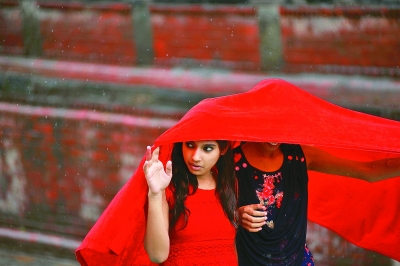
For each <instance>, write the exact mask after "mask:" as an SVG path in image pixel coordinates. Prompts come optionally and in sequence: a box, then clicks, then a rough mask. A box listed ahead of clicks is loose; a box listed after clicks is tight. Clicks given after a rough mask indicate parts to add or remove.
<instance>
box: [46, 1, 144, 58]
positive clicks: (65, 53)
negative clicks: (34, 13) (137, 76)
mask: <svg viewBox="0 0 400 266" xmlns="http://www.w3.org/2000/svg"><path fill="white" fill-rule="evenodd" d="M39 7H40V13H39V14H40V16H39V20H40V30H41V35H42V39H43V57H44V58H49V59H56V60H74V61H86V62H87V61H89V62H96V63H107V64H123V65H127V64H129V65H134V64H135V62H136V54H135V42H134V38H133V26H134V25H133V22H132V18H131V6H130V5H127V4H108V5H100V4H97V5H95V4H91V5H90V4H86V5H85V4H81V3H72V4H51V3H47V4H40V5H39Z"/></svg>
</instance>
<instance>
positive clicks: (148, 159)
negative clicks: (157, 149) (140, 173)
mask: <svg viewBox="0 0 400 266" xmlns="http://www.w3.org/2000/svg"><path fill="white" fill-rule="evenodd" d="M150 159H151V147H150V146H147V150H146V161H150Z"/></svg>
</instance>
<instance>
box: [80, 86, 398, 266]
mask: <svg viewBox="0 0 400 266" xmlns="http://www.w3.org/2000/svg"><path fill="white" fill-rule="evenodd" d="M210 139H225V140H233V141H271V142H284V143H297V144H305V145H315V146H318V147H320V148H323V149H325V150H326V151H328V152H331V153H334V154H336V155H337V156H341V157H345V158H349V159H352V160H372V159H380V158H386V157H393V156H400V122H396V121H393V120H389V119H384V118H379V117H375V116H371V115H367V114H363V113H359V112H355V111H351V110H349V109H345V108H342V107H339V106H337V105H334V104H331V103H329V102H326V101H324V100H321V99H319V98H317V97H315V96H313V95H311V94H309V93H307V92H305V91H302V90H301V89H299V88H298V87H296V86H294V85H292V84H290V83H288V82H286V81H283V80H279V79H268V80H264V81H262V82H260V83H259V84H257V85H256V86H255V87H254V88H253V89H251V90H249V91H248V92H245V93H239V94H234V95H229V96H223V97H217V98H210V99H205V100H203V101H202V102H200V103H199V104H197V105H196V106H194V107H193V108H192V109H191V110H189V111H188V112H187V113H186V115H185V116H184V117H183V118H182V119H181V120H180V121H179V122H178V123H177V124H176V125H175V126H173V127H172V128H170V129H169V130H167V131H166V132H165V133H164V134H162V135H161V136H160V137H159V138H158V139H157V140H156V141H155V143H154V147H157V146H161V155H160V159H161V161H164V162H165V161H166V160H167V158H168V156H169V153H170V150H171V144H172V143H174V142H180V141H187V140H210ZM143 149H144V151H145V147H143ZM142 164H143V161H142V162H141V164H140V166H139V167H138V170H137V171H136V172H135V173H134V175H133V176H132V178H131V179H130V180H129V181H128V182H127V184H126V185H125V186H124V187H123V188H122V189H121V190H120V191H119V193H118V194H117V195H116V196H115V198H114V199H113V200H112V202H111V203H110V204H109V206H108V207H107V209H106V210H105V211H104V213H103V214H102V215H101V217H100V218H99V220H98V221H97V222H96V224H95V225H94V227H93V228H92V229H91V230H90V232H89V233H88V235H87V236H86V238H85V239H84V240H83V242H82V244H81V245H80V247H79V248H78V249H77V251H76V255H77V258H78V260H79V261H80V263H81V264H82V265H148V264H149V262H148V258H147V255H146V253H145V252H144V249H143V236H144V228H145V209H146V208H145V204H146V199H147V184H146V181H145V178H144V175H143V171H142ZM309 175H310V180H309V211H308V218H309V219H310V220H311V221H313V222H316V223H318V224H320V225H322V226H325V227H327V228H329V229H331V230H333V231H335V232H336V233H338V234H339V235H340V236H342V237H344V238H345V239H347V240H348V241H350V242H351V243H354V244H355V245H357V246H360V247H363V248H366V249H370V250H373V251H376V252H379V253H382V254H384V255H386V256H389V257H391V258H394V259H396V260H399V261H400V252H398V247H399V246H400V223H399V221H400V212H399V210H400V178H398V177H396V178H391V179H387V180H385V181H381V182H376V183H368V182H365V181H361V180H357V179H352V178H346V177H342V176H334V175H324V174H320V173H316V172H310V173H309Z"/></svg>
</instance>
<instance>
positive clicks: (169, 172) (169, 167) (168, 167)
mask: <svg viewBox="0 0 400 266" xmlns="http://www.w3.org/2000/svg"><path fill="white" fill-rule="evenodd" d="M165 173H166V174H167V175H168V176H172V162H171V161H168V162H167V165H166V166H165Z"/></svg>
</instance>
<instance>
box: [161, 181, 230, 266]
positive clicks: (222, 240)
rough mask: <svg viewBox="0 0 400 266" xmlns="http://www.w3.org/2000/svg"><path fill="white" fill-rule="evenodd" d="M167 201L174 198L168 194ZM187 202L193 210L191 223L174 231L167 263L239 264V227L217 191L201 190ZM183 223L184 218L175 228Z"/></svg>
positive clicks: (174, 264) (189, 197)
mask: <svg viewBox="0 0 400 266" xmlns="http://www.w3.org/2000/svg"><path fill="white" fill-rule="evenodd" d="M169 196H172V193H169ZM167 200H168V201H169V202H172V201H173V199H168V194H167ZM185 204H186V206H187V207H188V209H189V210H190V216H189V221H188V224H187V226H186V227H185V228H184V229H183V230H177V231H175V232H173V233H171V235H170V239H171V248H170V253H169V257H168V260H167V261H166V262H165V263H163V265H171V266H179V265H182V266H186V265H210V266H211V265H215V266H217V265H237V259H236V254H235V244H234V243H235V234H236V230H235V227H234V226H233V225H232V224H231V223H230V222H229V220H228V218H227V217H226V216H225V213H224V211H223V209H222V207H221V204H220V203H219V201H218V199H217V197H216V195H215V190H202V189H198V190H197V191H196V193H195V194H193V195H189V196H188V197H187V199H186V203H185ZM170 207H172V205H170ZM183 222H184V219H183V217H181V219H179V221H178V223H177V225H176V227H175V228H177V229H179V228H181V227H182V225H183ZM210 239H214V240H213V241H210Z"/></svg>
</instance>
